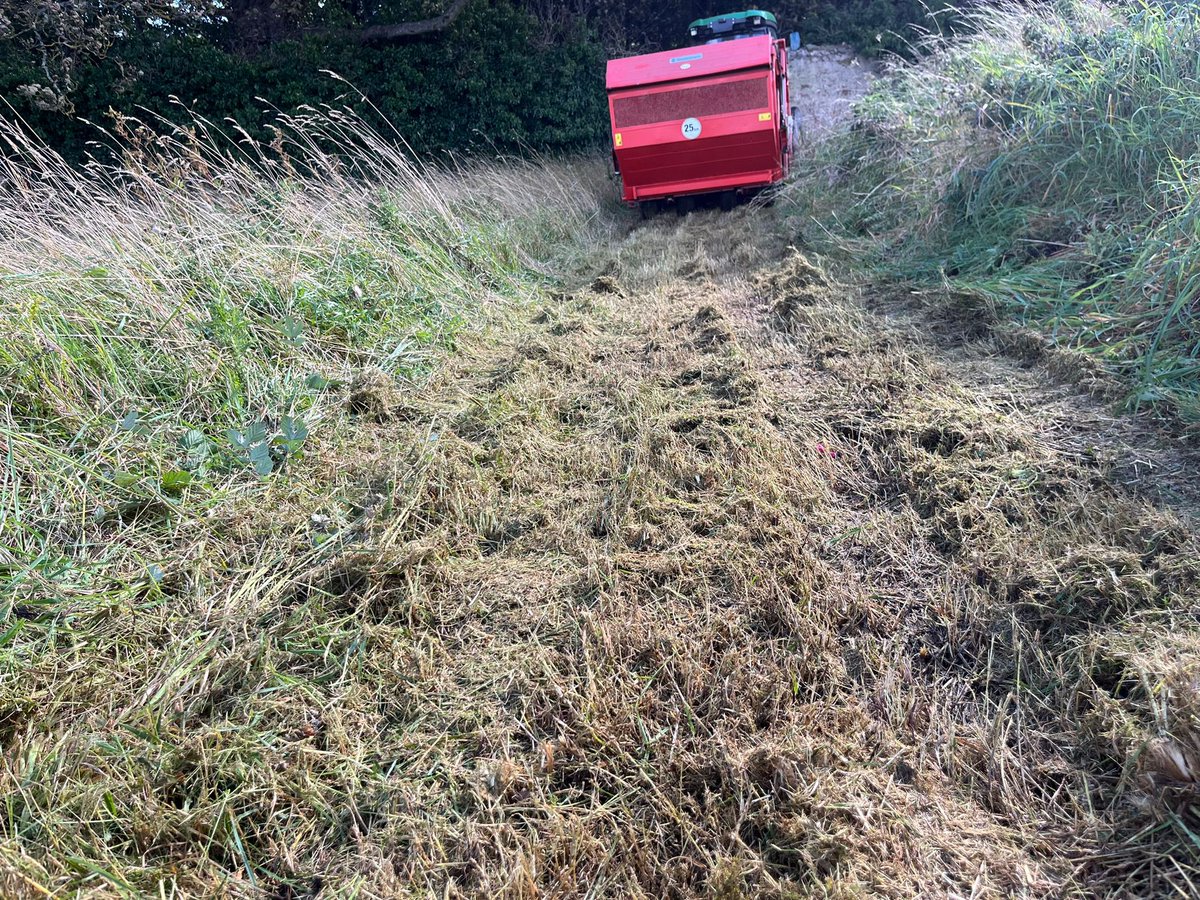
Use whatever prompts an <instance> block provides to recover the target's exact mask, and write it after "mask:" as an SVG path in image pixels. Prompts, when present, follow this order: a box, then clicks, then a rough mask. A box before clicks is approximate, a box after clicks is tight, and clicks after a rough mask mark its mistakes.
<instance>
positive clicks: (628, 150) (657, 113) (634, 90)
mask: <svg viewBox="0 0 1200 900" xmlns="http://www.w3.org/2000/svg"><path fill="white" fill-rule="evenodd" d="M607 87H608V109H609V116H610V119H611V123H612V140H613V162H614V165H615V167H616V170H617V172H618V173H620V175H621V182H622V187H623V191H622V198H623V199H624V200H625V201H626V202H627V203H636V202H646V201H650V200H662V199H669V198H678V197H686V196H689V195H694V194H704V193H711V192H717V191H726V192H728V191H741V190H746V189H753V188H760V187H765V186H767V185H771V184H775V183H777V182H780V181H782V180H783V179H784V178H785V177H786V176H787V173H788V168H789V166H790V165H791V161H792V151H793V134H792V132H793V125H792V116H791V113H790V107H789V103H788V74H787V49H786V45H785V43H784V41H782V40H775V39H772V38H771V37H770V36H768V35H760V36H756V37H747V38H744V39H741V40H732V41H723V42H720V43H712V44H701V45H699V46H695V47H684V48H682V49H680V50H667V51H663V52H661V53H648V54H646V55H644V56H631V57H627V58H624V59H613V60H609V63H608V77H607Z"/></svg>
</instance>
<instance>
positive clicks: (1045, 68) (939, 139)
mask: <svg viewBox="0 0 1200 900" xmlns="http://www.w3.org/2000/svg"><path fill="white" fill-rule="evenodd" d="M963 15H964V16H966V17H967V18H968V19H969V20H970V24H971V28H970V29H968V31H967V34H966V36H964V37H962V38H959V39H943V38H938V37H934V38H930V39H929V40H928V41H927V42H926V43H925V45H924V47H923V49H922V52H921V57H920V59H919V60H918V61H917V62H915V63H914V64H912V65H898V66H896V67H895V68H894V69H893V70H892V72H891V74H890V76H889V77H887V78H885V79H884V80H882V81H881V82H880V83H879V85H878V86H877V89H876V90H875V92H874V93H873V94H872V95H871V96H870V97H868V98H867V99H866V100H865V101H864V102H863V103H862V104H860V106H859V118H858V126H857V127H856V128H855V129H854V130H853V132H851V133H850V134H848V135H846V136H844V137H843V138H841V139H839V140H837V141H833V142H829V143H827V144H826V145H825V146H824V147H823V148H822V149H821V151H820V152H818V153H817V154H816V155H815V157H814V158H813V159H812V160H810V164H811V168H810V169H809V170H808V171H807V172H805V173H804V175H803V176H802V177H801V178H800V180H799V181H798V182H797V187H795V188H794V189H793V194H792V196H793V198H794V199H796V200H797V201H798V202H799V204H800V207H801V209H802V210H803V212H804V218H805V219H806V224H804V225H803V226H802V231H803V232H804V233H805V236H806V238H807V239H809V240H810V241H811V242H813V243H816V244H819V245H822V246H825V247H826V248H830V249H832V247H833V246H835V245H836V246H839V247H840V248H841V249H842V250H850V251H852V252H853V253H855V254H856V255H857V256H860V257H862V258H865V259H867V260H868V261H869V262H870V263H872V264H873V266H874V267H875V268H876V269H877V270H878V271H880V272H881V273H883V274H884V275H885V276H886V277H888V278H891V279H898V280H901V281H908V282H911V283H912V284H913V285H914V286H915V287H918V288H920V287H925V288H928V287H930V286H933V287H935V288H937V289H939V290H941V291H942V293H943V296H944V297H946V298H948V299H949V300H950V301H951V302H958V303H960V304H962V305H964V306H965V307H967V308H968V309H970V310H971V311H972V313H973V314H978V313H979V312H980V311H982V312H983V313H984V314H987V312H988V310H989V309H990V310H991V311H992V312H993V313H994V314H996V315H998V317H999V318H1000V319H1001V320H1004V319H1012V318H1015V319H1017V320H1019V321H1020V322H1022V323H1024V324H1026V325H1029V326H1032V327H1033V328H1035V329H1037V330H1038V331H1039V332H1041V333H1042V334H1044V335H1047V336H1049V337H1050V339H1051V340H1053V342H1054V343H1055V344H1056V345H1058V346H1059V347H1064V348H1071V349H1075V350H1078V351H1079V352H1080V353H1082V354H1088V355H1091V356H1094V357H1096V358H1097V359H1099V360H1101V361H1102V362H1103V364H1104V365H1105V366H1107V367H1109V368H1110V370H1112V371H1115V372H1116V373H1117V374H1118V375H1119V376H1120V377H1121V379H1122V381H1123V384H1124V385H1125V388H1124V392H1123V393H1124V396H1125V397H1126V398H1127V400H1128V403H1129V404H1130V405H1131V406H1133V407H1149V408H1158V409H1159V410H1160V411H1163V412H1166V413H1168V414H1171V415H1173V416H1177V417H1178V418H1179V419H1180V420H1182V423H1183V424H1184V426H1185V428H1186V429H1187V430H1188V431H1189V432H1190V433H1191V434H1193V435H1194V434H1195V433H1196V427H1197V422H1200V362H1198V358H1200V333H1198V331H1197V322H1196V316H1195V311H1196V309H1197V306H1198V304H1197V291H1198V290H1200V278H1198V277H1197V273H1200V257H1198V256H1197V252H1198V251H1197V243H1196V241H1195V240H1194V239H1193V237H1194V232H1195V218H1196V184H1197V181H1196V173H1195V171H1194V169H1195V166H1194V156H1195V152H1194V151H1195V147H1194V144H1195V134H1196V132H1197V130H1198V128H1200V70H1197V67H1196V52H1195V48H1196V46H1197V41H1198V40H1200V37H1198V35H1200V28H1198V26H1200V18H1198V16H1197V12H1196V8H1195V6H1194V5H1192V4H1187V3H1170V4H1157V3H1145V4H1137V3H1134V4H1106V3H1100V2H1091V0H1078V2H1076V0H1064V2H1058V3H1053V4H1021V5H1017V4H986V5H980V6H978V7H971V8H969V9H967V10H965V11H964V12H963ZM831 239H832V240H831Z"/></svg>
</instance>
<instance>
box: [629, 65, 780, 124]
mask: <svg viewBox="0 0 1200 900" xmlns="http://www.w3.org/2000/svg"><path fill="white" fill-rule="evenodd" d="M770 96H771V92H770V90H769V85H768V82H767V77H766V76H764V77H761V78H747V79H744V80H741V81H725V82H722V83H720V84H698V85H695V86H694V87H686V88H680V89H678V90H673V91H658V92H656V93H653V94H639V95H637V96H634V97H618V98H616V99H614V100H613V121H614V124H615V125H616V127H617V128H633V127H635V126H637V125H652V124H654V123H655V122H673V121H675V120H676V119H680V120H682V119H686V118H689V117H691V116H695V117H696V118H700V117H701V116H715V115H720V114H721V113H731V112H743V111H745V110H754V109H764V108H766V107H767V106H768V105H769V104H770V102H771V101H770Z"/></svg>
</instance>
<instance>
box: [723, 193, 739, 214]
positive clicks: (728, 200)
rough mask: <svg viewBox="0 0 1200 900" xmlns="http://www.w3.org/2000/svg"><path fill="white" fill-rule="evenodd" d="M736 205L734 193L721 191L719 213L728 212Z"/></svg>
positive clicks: (735, 194)
mask: <svg viewBox="0 0 1200 900" xmlns="http://www.w3.org/2000/svg"><path fill="white" fill-rule="evenodd" d="M736 203H737V192H736V191H721V211H722V212H730V211H731V210H732V209H733V207H734V205H735V204H736Z"/></svg>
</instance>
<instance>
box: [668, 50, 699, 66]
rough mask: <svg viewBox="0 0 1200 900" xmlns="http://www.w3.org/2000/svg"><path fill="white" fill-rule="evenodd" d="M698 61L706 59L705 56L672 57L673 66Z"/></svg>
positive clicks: (696, 54)
mask: <svg viewBox="0 0 1200 900" xmlns="http://www.w3.org/2000/svg"><path fill="white" fill-rule="evenodd" d="M697 59H704V54H703V53H689V54H688V55H687V56H672V57H671V65H675V63H686V62H693V61H695V60H697Z"/></svg>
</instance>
